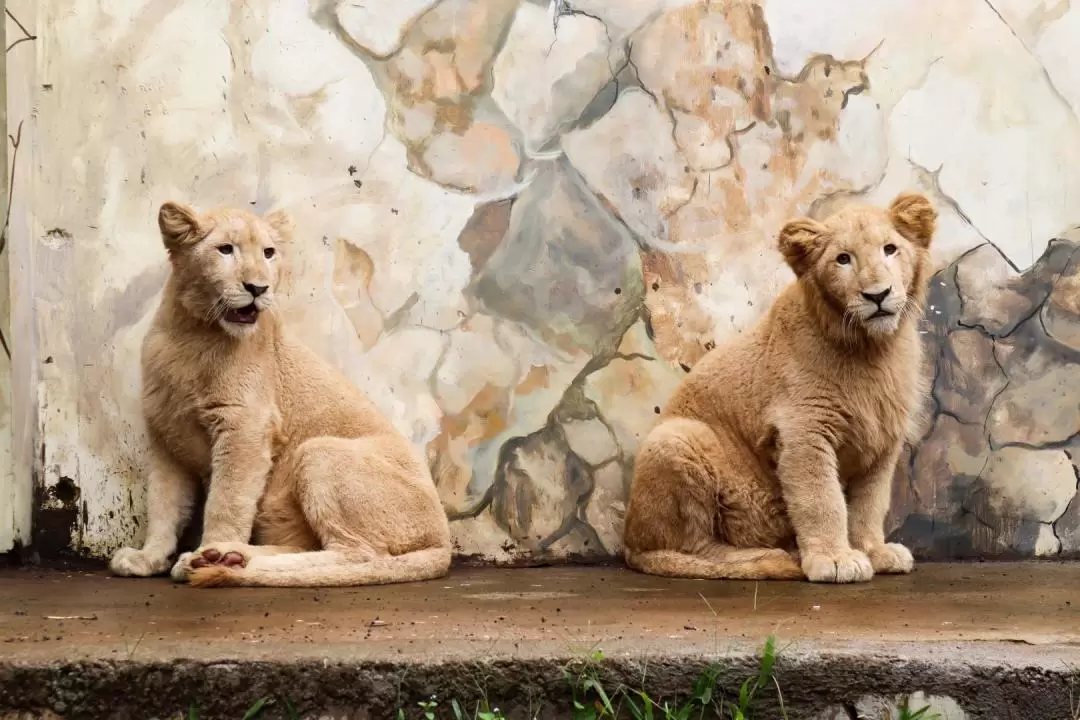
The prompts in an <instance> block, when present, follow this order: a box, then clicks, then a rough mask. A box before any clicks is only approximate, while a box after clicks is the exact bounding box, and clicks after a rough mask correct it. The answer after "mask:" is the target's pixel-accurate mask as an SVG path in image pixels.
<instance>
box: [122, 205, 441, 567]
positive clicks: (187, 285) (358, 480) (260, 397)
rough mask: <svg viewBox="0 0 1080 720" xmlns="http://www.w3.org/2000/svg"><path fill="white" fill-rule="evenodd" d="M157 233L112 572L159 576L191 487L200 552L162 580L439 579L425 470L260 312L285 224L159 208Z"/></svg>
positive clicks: (276, 274)
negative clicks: (145, 478)
mask: <svg viewBox="0 0 1080 720" xmlns="http://www.w3.org/2000/svg"><path fill="white" fill-rule="evenodd" d="M158 225H159V226H160V228H161V236H162V239H163V240H164V242H165V247H166V249H167V250H168V253H169V260H170V263H171V265H172V273H171V276H170V277H169V280H168V283H167V284H166V286H165V292H164V295H163V297H162V300H161V306H160V308H159V309H158V312H157V315H156V316H155V318H154V323H153V326H152V327H151V329H150V331H149V332H148V333H147V336H146V339H145V340H144V342H143V348H142V369H143V412H144V414H145V416H146V421H147V426H148V429H149V434H150V441H151V453H152V468H151V472H150V479H149V488H148V496H149V498H148V510H149V526H148V528H147V533H146V543H145V544H144V545H143V548H142V550H135V549H133V548H123V549H121V550H119V551H118V552H117V553H116V554H115V555H114V556H113V558H112V562H111V563H110V568H111V569H112V571H113V572H114V573H116V574H117V575H139V576H148V575H155V574H158V573H162V572H164V571H166V570H167V569H168V568H169V559H170V556H171V555H172V554H173V553H174V552H175V551H176V545H177V539H178V536H179V534H180V532H181V531H182V530H183V528H184V527H185V526H186V524H187V522H188V520H189V519H190V517H191V511H192V506H193V504H194V501H195V497H196V493H197V489H198V485H199V483H200V482H201V483H203V484H204V485H205V487H206V489H207V497H206V511H205V514H204V521H203V537H202V546H201V547H200V548H198V549H197V550H196V551H195V552H194V553H184V554H183V555H181V556H180V558H179V560H178V561H177V563H176V565H175V566H174V567H173V569H172V576H173V578H174V579H176V580H183V579H187V580H189V581H190V582H191V584H192V585H195V586H219V585H256V586H274V587H295V586H335V585H369V584H381V583H394V582H408V581H412V580H425V579H430V578H437V577H442V576H443V575H445V574H446V573H447V571H448V570H449V566H450V531H449V526H448V523H447V519H446V514H445V513H444V512H443V509H442V506H441V504H440V502H439V498H438V495H437V494H436V492H435V485H434V483H433V482H432V480H431V475H430V474H429V472H428V469H427V467H426V466H425V464H424V463H423V462H422V461H421V460H420V459H419V458H418V457H417V455H416V453H415V452H414V450H413V448H412V446H411V445H410V443H409V442H408V440H406V439H405V438H404V437H403V436H401V435H400V434H398V433H397V432H396V431H395V430H394V428H393V426H391V424H390V422H389V421H388V420H386V419H385V418H384V417H382V416H381V415H380V414H379V412H378V411H377V410H376V409H375V407H374V406H373V405H372V404H371V403H370V402H369V401H368V400H367V399H366V398H365V397H364V396H363V395H362V394H361V393H360V392H359V391H358V390H357V389H356V388H355V387H353V385H352V384H350V383H349V381H348V380H346V379H345V377H343V376H342V375H341V374H339V373H338V372H337V371H335V370H334V369H333V368H331V367H330V366H329V365H328V364H327V363H325V362H323V361H322V359H320V358H319V357H318V356H317V355H315V353H313V352H312V351H310V350H308V349H307V348H306V347H304V346H303V345H301V344H300V343H298V342H297V341H296V340H294V339H292V338H291V337H290V336H289V334H288V333H287V332H286V330H285V328H284V327H282V323H281V320H280V319H279V318H278V317H277V314H276V313H275V312H274V304H275V299H274V291H275V289H276V286H277V284H278V280H279V278H280V276H281V273H282V263H283V258H282V253H280V252H279V250H280V249H281V248H282V246H283V245H286V244H287V243H288V242H289V240H290V239H291V224H290V221H289V219H288V217H287V216H286V215H284V214H283V213H280V212H278V213H273V214H270V215H268V216H266V217H263V218H259V217H256V216H254V215H252V214H251V213H248V212H246V211H243V210H229V209H225V210H217V211H214V212H210V213H207V214H205V215H198V214H196V213H195V211H193V210H192V209H191V208H188V207H185V206H182V205H178V204H175V203H166V204H164V205H162V206H161V211H160V213H159V215H158ZM253 534H254V537H255V538H256V541H257V542H258V543H259V544H257V545H250V544H249V542H251V540H252V535H253Z"/></svg>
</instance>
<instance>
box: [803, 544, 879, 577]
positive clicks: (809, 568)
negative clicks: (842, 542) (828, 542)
mask: <svg viewBox="0 0 1080 720" xmlns="http://www.w3.org/2000/svg"><path fill="white" fill-rule="evenodd" d="M802 569H803V572H804V573H805V574H806V579H807V580H809V581H810V582H828V583H851V582H866V581H867V580H869V579H870V578H872V577H874V567H873V565H871V563H870V558H868V557H867V556H866V553H864V552H862V551H861V550H851V549H848V550H841V551H839V552H836V553H828V554H826V553H803V554H802Z"/></svg>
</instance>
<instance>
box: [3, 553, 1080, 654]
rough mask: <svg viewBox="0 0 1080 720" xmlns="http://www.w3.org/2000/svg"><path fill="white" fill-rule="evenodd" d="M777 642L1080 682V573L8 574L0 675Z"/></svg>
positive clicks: (1065, 567) (1032, 569)
mask: <svg viewBox="0 0 1080 720" xmlns="http://www.w3.org/2000/svg"><path fill="white" fill-rule="evenodd" d="M774 633H775V634H776V636H777V637H778V639H779V640H780V642H781V643H794V645H795V646H796V647H798V646H802V647H805V648H808V649H815V650H827V651H838V652H848V651H850V652H865V651H866V650H873V649H874V648H877V647H887V648H888V649H889V651H890V652H896V651H897V650H898V648H899V649H902V648H904V647H905V646H912V647H914V645H913V644H918V647H920V648H921V650H920V652H924V651H925V650H926V647H927V646H926V645H925V644H926V643H930V644H935V645H939V646H949V647H955V646H956V645H957V644H963V645H968V644H969V643H974V644H976V646H979V647H982V648H985V649H986V650H987V651H989V652H991V654H992V653H993V652H996V651H994V650H991V648H994V647H1008V648H1009V649H1010V652H1014V651H1016V650H1021V651H1022V654H1025V655H1027V654H1030V655H1031V656H1032V657H1033V658H1038V659H1040V660H1041V661H1049V660H1055V661H1056V660H1061V661H1065V662H1070V663H1074V664H1078V665H1080V563H1073V564H1065V563H1023V564H1012V563H983V564H924V565H920V566H919V567H918V568H917V570H916V572H915V573H914V574H913V575H910V576H907V577H878V578H875V579H874V580H873V581H872V582H871V583H868V584H860V585H847V586H826V585H811V584H809V583H797V582H783V583H779V582H772V583H770V582H761V583H754V582H722V581H684V580H668V579H664V578H656V577H649V576H645V575H641V574H638V573H634V572H631V571H628V570H625V569H620V568H610V567H592V568H589V567H560V568H537V569H495V568H459V569H454V570H453V571H452V573H451V575H450V576H449V577H447V578H445V579H443V580H436V581H432V582H426V583H420V584H412V585H396V586H385V587H369V588H349V589H335V590H269V589H235V590H227V589H217V590H194V589H192V588H189V587H186V586H181V585H174V584H173V583H171V582H170V581H168V580H166V579H141V580H140V579H122V578H113V577H110V576H109V575H107V574H105V573H103V572H84V571H46V570H26V569H23V570H0V658H4V659H5V660H7V661H15V662H16V663H30V664H39V663H47V662H51V661H54V660H59V659H62V660H67V661H72V660H79V659H92V660H100V659H114V660H117V659H118V660H143V661H146V660H161V659H169V658H186V659H193V660H204V661H212V660H219V659H248V660H258V659H272V660H292V659H295V660H304V659H314V658H329V659H335V658H337V659H344V658H348V659H351V660H388V661H395V662H397V661H402V660H406V661H407V660H417V661H430V660H448V659H467V658H477V657H484V658H498V657H508V658H509V657H513V658H523V657H524V658H529V657H557V656H572V655H575V654H578V653H586V652H588V651H589V650H590V649H592V648H595V647H601V648H602V649H603V650H604V652H605V654H606V655H608V656H609V657H610V656H612V655H618V654H629V653H641V652H645V653H668V654H671V653H675V654H681V653H705V652H708V653H712V652H717V653H721V654H722V653H725V652H746V651H748V650H751V649H753V648H757V647H760V645H761V643H762V641H763V640H764V638H765V637H767V636H768V635H770V634H774ZM1005 644H1007V645H1005ZM1028 651H1030V653H1029V652H1028Z"/></svg>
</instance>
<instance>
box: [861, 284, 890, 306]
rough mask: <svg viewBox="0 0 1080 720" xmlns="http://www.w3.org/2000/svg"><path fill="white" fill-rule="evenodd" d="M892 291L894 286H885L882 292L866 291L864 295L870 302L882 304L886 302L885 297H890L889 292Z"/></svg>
mask: <svg viewBox="0 0 1080 720" xmlns="http://www.w3.org/2000/svg"><path fill="white" fill-rule="evenodd" d="M891 292H892V288H885V289H884V290H882V291H881V292H876V293H868V292H864V293H863V294H862V296H863V297H864V298H866V299H867V300H869V301H870V302H872V303H874V304H875V305H880V304H881V303H883V302H885V298H887V297H889V293H891Z"/></svg>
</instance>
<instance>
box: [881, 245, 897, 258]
mask: <svg viewBox="0 0 1080 720" xmlns="http://www.w3.org/2000/svg"><path fill="white" fill-rule="evenodd" d="M884 250H885V254H886V255H892V254H893V253H895V252H896V246H895V245H893V244H892V243H889V244H888V245H886V246H885V247H884Z"/></svg>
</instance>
